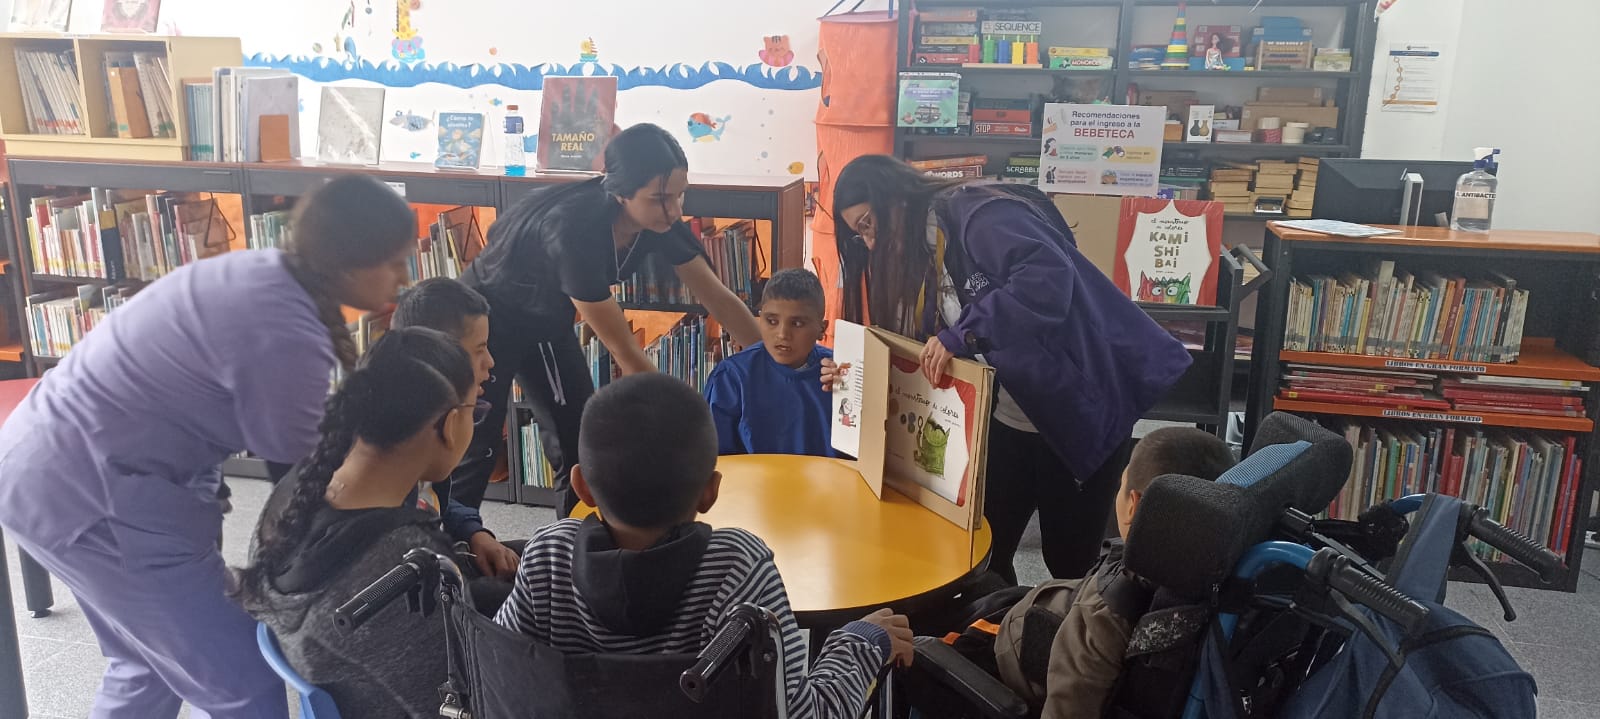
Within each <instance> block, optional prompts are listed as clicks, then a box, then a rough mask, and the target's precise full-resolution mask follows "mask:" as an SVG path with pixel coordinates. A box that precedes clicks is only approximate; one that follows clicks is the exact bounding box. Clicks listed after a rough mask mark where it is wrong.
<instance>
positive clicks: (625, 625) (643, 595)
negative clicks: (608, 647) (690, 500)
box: [572, 520, 711, 637]
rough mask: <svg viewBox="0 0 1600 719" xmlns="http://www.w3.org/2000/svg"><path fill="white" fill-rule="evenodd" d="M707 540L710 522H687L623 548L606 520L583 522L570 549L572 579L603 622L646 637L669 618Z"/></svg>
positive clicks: (676, 606)
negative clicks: (640, 545)
mask: <svg viewBox="0 0 1600 719" xmlns="http://www.w3.org/2000/svg"><path fill="white" fill-rule="evenodd" d="M710 544H711V526H710V525H708V524H705V523H703V522H690V523H688V524H680V525H678V526H676V527H673V528H672V530H671V531H669V532H667V534H666V535H665V536H663V537H661V539H659V540H657V541H656V543H655V544H652V545H650V546H649V547H648V548H646V549H644V550H643V551H632V550H627V549H621V548H619V547H617V543H616V541H615V540H613V539H612V538H611V532H610V531H608V530H607V529H606V526H605V525H604V524H602V523H601V522H599V521H598V520H596V521H586V522H584V523H583V526H582V527H580V528H579V529H578V536H577V545H576V546H575V547H574V548H573V552H572V583H573V585H574V586H576V587H577V589H578V594H579V595H581V596H583V597H584V598H585V599H587V600H588V602H589V609H591V610H593V611H594V613H595V617H596V618H597V619H599V620H600V624H601V625H602V626H604V627H605V628H607V629H610V630H611V631H613V632H616V633H618V634H627V635H631V636H635V637H647V636H650V635H653V634H656V633H658V632H660V631H661V630H662V629H663V628H664V627H665V626H666V624H667V622H668V621H670V620H671V619H672V617H673V614H674V613H675V612H676V611H677V609H678V603H679V602H680V601H682V599H683V590H684V588H685V587H687V586H689V580H691V579H693V578H694V575H695V572H696V571H698V570H699V569H700V558H701V557H703V556H704V555H705V553H706V547H707V546H709V545H710Z"/></svg>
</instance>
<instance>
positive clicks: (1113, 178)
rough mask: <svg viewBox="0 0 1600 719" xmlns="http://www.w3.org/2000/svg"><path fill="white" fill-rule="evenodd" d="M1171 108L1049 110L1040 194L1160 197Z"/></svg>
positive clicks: (1064, 106) (1059, 107)
mask: <svg viewBox="0 0 1600 719" xmlns="http://www.w3.org/2000/svg"><path fill="white" fill-rule="evenodd" d="M1166 119H1167V118H1166V109H1165V108H1161V107H1141V106H1134V105H1073V104H1064V103H1050V104H1047V105H1045V106H1044V132H1043V133H1042V135H1041V137H1042V140H1041V142H1042V145H1041V147H1040V157H1039V189H1041V190H1044V191H1045V192H1063V193H1070V194H1078V195H1141V196H1153V195H1155V194H1156V190H1157V187H1158V185H1159V180H1160V177H1161V142H1162V132H1163V129H1164V126H1165V123H1166Z"/></svg>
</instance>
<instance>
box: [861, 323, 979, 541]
mask: <svg viewBox="0 0 1600 719" xmlns="http://www.w3.org/2000/svg"><path fill="white" fill-rule="evenodd" d="M921 349H922V343H920V342H915V341H912V340H911V339H908V338H906V337H901V336H899V335H896V334H894V333H891V332H886V331H884V330H881V329H877V328H867V327H862V326H861V325H858V324H855V323H852V322H846V321H843V320H840V321H838V322H836V323H835V326H834V355H833V356H834V362H835V364H836V366H837V367H838V379H837V382H836V384H835V387H834V390H833V446H834V449H835V450H837V451H839V452H840V453H843V454H852V455H853V456H855V457H857V460H856V468H857V470H858V471H859V472H860V473H861V476H862V478H863V479H864V480H865V481H866V482H867V485H868V486H869V487H871V488H872V490H873V492H874V494H877V495H878V496H879V497H882V496H883V488H884V487H888V488H889V489H892V490H894V491H895V492H897V493H899V494H902V495H905V496H906V497H908V498H910V499H913V500H915V501H916V502H918V503H919V504H921V505H923V506H924V507H926V508H928V509H929V510H931V511H933V512H934V513H936V514H939V515H940V516H942V517H944V518H945V519H947V520H949V521H951V522H952V523H954V524H956V525H957V526H960V527H963V528H966V529H972V528H974V527H976V526H977V522H978V521H979V518H981V517H982V513H983V510H982V498H983V491H982V487H983V467H984V463H985V458H986V449H985V446H986V445H985V441H986V438H987V436H988V426H989V413H990V402H991V396H992V394H993V388H994V370H992V369H990V368H989V367H986V366H984V365H982V364H980V363H977V362H973V361H970V360H960V359H958V360H952V361H951V363H950V366H949V368H948V370H947V371H946V373H945V374H944V375H943V376H941V377H940V379H939V381H938V382H929V381H928V380H927V378H926V377H924V376H923V374H922V369H921V363H920V361H919V359H918V358H919V356H920V352H921ZM852 450H854V452H852Z"/></svg>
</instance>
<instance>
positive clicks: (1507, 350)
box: [1284, 260, 1528, 362]
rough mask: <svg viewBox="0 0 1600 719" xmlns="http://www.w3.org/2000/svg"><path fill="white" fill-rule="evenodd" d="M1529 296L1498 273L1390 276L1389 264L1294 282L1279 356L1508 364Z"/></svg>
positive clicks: (1518, 349)
mask: <svg viewBox="0 0 1600 719" xmlns="http://www.w3.org/2000/svg"><path fill="white" fill-rule="evenodd" d="M1527 312H1528V291H1527V290H1526V289H1521V288H1518V287H1517V281H1516V280H1515V279H1513V278H1511V277H1508V276H1506V275H1504V274H1501V273H1499V272H1492V273H1489V274H1488V275H1486V276H1483V277H1479V278H1472V279H1469V278H1467V277H1464V276H1462V275H1440V274H1437V273H1433V272H1424V273H1422V274H1420V275H1416V274H1412V273H1411V272H1404V271H1401V272H1397V271H1396V267H1395V263H1394V262H1393V261H1390V260H1379V261H1374V262H1373V263H1371V266H1369V268H1368V270H1367V271H1366V272H1365V273H1362V274H1357V273H1346V274H1344V275H1341V276H1339V277H1329V276H1325V275H1312V276H1308V277H1303V278H1302V277H1297V278H1295V279H1294V280H1293V281H1292V282H1291V284H1290V288H1289V308H1288V317H1287V321H1286V326H1285V329H1284V349H1286V350H1300V351H1311V352H1338V353H1345V354H1365V355H1373V356H1378V357H1406V358H1411V359H1443V360H1457V361H1466V362H1515V361H1516V360H1517V357H1518V356H1520V354H1521V351H1522V330H1523V324H1524V320H1525V319H1526V316H1527Z"/></svg>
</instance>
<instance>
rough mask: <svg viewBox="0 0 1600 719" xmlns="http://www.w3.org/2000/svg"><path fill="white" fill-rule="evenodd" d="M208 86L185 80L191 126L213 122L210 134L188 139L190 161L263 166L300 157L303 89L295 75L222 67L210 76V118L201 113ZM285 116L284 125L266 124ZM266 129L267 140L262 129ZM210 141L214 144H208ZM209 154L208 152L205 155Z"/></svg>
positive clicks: (186, 104) (264, 70)
mask: <svg viewBox="0 0 1600 719" xmlns="http://www.w3.org/2000/svg"><path fill="white" fill-rule="evenodd" d="M203 83H204V81H203V80H184V94H185V98H184V99H185V106H186V107H187V109H188V110H189V112H190V115H189V124H190V125H191V126H193V125H196V124H199V123H200V122H201V121H203V120H206V119H209V120H210V122H209V125H210V132H209V137H207V136H206V134H205V133H191V134H196V135H197V136H196V137H191V138H189V140H190V143H191V146H190V155H191V157H192V158H193V159H194V160H197V161H203V162H261V161H262V159H263V154H262V150H263V147H265V148H266V151H267V157H269V158H271V157H281V159H288V158H292V157H299V156H300V86H299V80H298V79H297V78H296V77H295V75H294V74H293V73H290V72H288V71H285V70H272V69H268V68H259V67H219V68H216V69H215V70H213V71H212V76H211V82H210V84H211V86H212V88H211V91H210V94H211V99H212V101H211V106H210V109H211V116H210V118H205V117H204V116H203V112H201V109H200V107H199V101H200V100H201V99H203V95H204V94H205V92H204V91H203V90H201V89H200V88H199V85H201V84H203ZM277 116H282V117H283V118H285V120H283V121H279V122H277V123H274V122H271V121H269V122H267V123H265V124H264V123H263V122H262V119H263V118H272V117H277ZM264 127H265V128H267V131H266V133H265V134H263V132H262V128H264ZM207 140H209V142H207ZM206 148H209V150H210V151H209V152H205V151H204V150H205V149H206Z"/></svg>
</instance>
